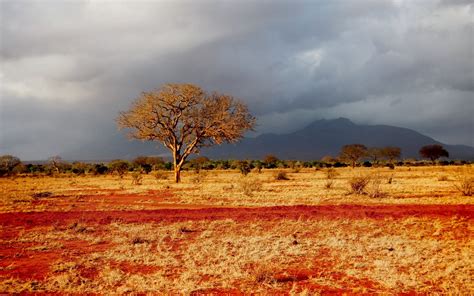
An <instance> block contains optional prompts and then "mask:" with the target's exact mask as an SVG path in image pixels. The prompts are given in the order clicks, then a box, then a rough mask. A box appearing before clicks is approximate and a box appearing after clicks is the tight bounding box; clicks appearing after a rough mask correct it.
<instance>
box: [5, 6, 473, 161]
mask: <svg viewBox="0 0 474 296" xmlns="http://www.w3.org/2000/svg"><path fill="white" fill-rule="evenodd" d="M454 4H455V5H454ZM0 13H1V24H0V25H1V29H0V30H1V31H0V33H1V35H0V36H1V40H0V41H1V53H0V58H1V64H0V77H1V80H2V83H1V86H0V91H1V93H0V94H1V102H0V108H1V109H0V118H1V119H0V153H1V154H3V153H12V154H16V155H18V156H20V157H21V158H25V159H34V158H45V157H48V156H50V155H53V154H57V153H63V152H67V151H69V150H71V149H75V148H77V147H87V146H88V145H94V144H96V143H101V142H102V144H103V142H104V141H109V140H110V137H111V135H113V136H116V133H115V130H114V129H115V127H114V118H115V117H116V115H117V112H118V111H119V110H124V109H126V108H127V107H128V106H129V104H130V102H131V100H132V99H133V98H135V97H136V96H138V95H139V93H140V92H142V91H145V90H150V89H153V88H156V87H159V85H161V84H162V83H165V82H193V83H197V84H199V85H202V86H203V87H204V88H205V89H207V90H219V91H223V92H226V93H231V94H233V95H235V96H237V97H240V98H242V99H243V100H245V101H246V102H247V103H248V104H249V105H250V107H251V109H252V111H253V112H254V113H255V114H256V115H257V116H258V118H259V130H258V131H259V132H285V131H291V130H295V129H297V128H300V127H302V126H304V125H305V124H308V123H309V122H311V121H313V120H315V119H317V118H331V117H339V116H347V117H349V118H352V119H354V120H355V121H356V122H359V123H371V124H393V125H398V126H404V127H409V128H414V129H417V130H419V131H421V132H425V133H427V134H428V135H430V136H433V137H435V138H436V139H438V140H441V141H446V142H448V143H464V144H468V145H474V143H473V137H472V135H473V119H472V118H471V115H470V114H473V113H474V104H473V101H472V98H473V97H474V95H473V92H474V64H473V63H474V62H473V61H474V57H473V44H474V43H473V39H472V38H473V27H474V25H473V22H472V19H473V5H472V4H471V3H470V2H469V1H455V3H454V2H453V1H439V2H436V1H423V2H413V1H401V0H397V1H393V2H391V1H375V0H372V1H370V0H361V1H318V2H294V1H278V2H271V3H270V2H257V1H255V2H250V1H248V2H247V1H244V2H241V1H239V2H237V1H229V2H215V1H209V2H199V3H196V2H188V1H175V2H153V1H128V2H127V1H123V2H115V3H112V2H106V1H92V0H91V1H2V2H1V10H0ZM84 151H85V153H87V151H86V150H84ZM85 157H87V156H85Z"/></svg>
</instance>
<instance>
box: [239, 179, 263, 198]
mask: <svg viewBox="0 0 474 296" xmlns="http://www.w3.org/2000/svg"><path fill="white" fill-rule="evenodd" d="M239 186H240V189H241V190H242V193H243V194H244V195H246V196H253V194H254V192H258V191H261V190H262V182H261V181H260V180H258V179H252V178H249V177H246V178H242V180H241V181H240V183H239Z"/></svg>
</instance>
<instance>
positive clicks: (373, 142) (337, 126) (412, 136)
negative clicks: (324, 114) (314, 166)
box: [201, 118, 474, 160]
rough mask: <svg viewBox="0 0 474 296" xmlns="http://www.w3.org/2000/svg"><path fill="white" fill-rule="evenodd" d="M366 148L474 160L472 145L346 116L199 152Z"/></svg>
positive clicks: (313, 155)
mask: <svg viewBox="0 0 474 296" xmlns="http://www.w3.org/2000/svg"><path fill="white" fill-rule="evenodd" d="M354 143H358V144H364V145H366V146H367V147H384V146H397V147H400V148H401V149H402V157H404V158H419V154H418V151H419V149H420V148H421V147H422V146H424V145H428V144H440V145H443V146H444V147H445V149H447V150H448V151H449V153H450V156H451V158H452V159H469V160H472V159H474V147H470V146H465V145H447V144H443V143H441V142H438V141H436V140H434V139H433V138H430V137H428V136H425V135H422V134H420V133H418V132H416V131H414V130H410V129H407V128H400V127H395V126H389V125H357V124H355V123H353V122H352V121H350V120H349V119H347V118H338V119H333V120H325V119H323V120H317V121H315V122H313V123H311V124H310V125H308V126H307V127H305V128H303V129H301V130H298V131H296V132H293V133H288V134H281V135H277V134H262V135H260V136H258V137H256V138H246V139H243V140H242V141H241V142H239V143H237V144H234V145H230V144H228V145H223V146H217V147H212V148H210V149H207V150H205V151H203V152H202V153H201V154H203V155H206V156H208V157H210V158H215V159H229V158H235V159H245V158H249V159H262V158H263V157H264V156H265V155H267V154H274V155H276V156H277V157H279V158H281V159H299V160H314V159H320V158H322V157H324V156H326V155H332V156H336V155H337V154H338V153H339V151H340V150H341V147H342V146H343V145H346V144H354Z"/></svg>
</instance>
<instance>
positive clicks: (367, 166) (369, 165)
mask: <svg viewBox="0 0 474 296" xmlns="http://www.w3.org/2000/svg"><path fill="white" fill-rule="evenodd" d="M362 166H363V167H366V168H370V167H372V164H371V163H370V161H364V163H363V164H362Z"/></svg>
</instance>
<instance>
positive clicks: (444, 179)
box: [438, 176, 449, 181]
mask: <svg viewBox="0 0 474 296" xmlns="http://www.w3.org/2000/svg"><path fill="white" fill-rule="evenodd" d="M448 180H449V179H448V176H439V177H438V181H448Z"/></svg>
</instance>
